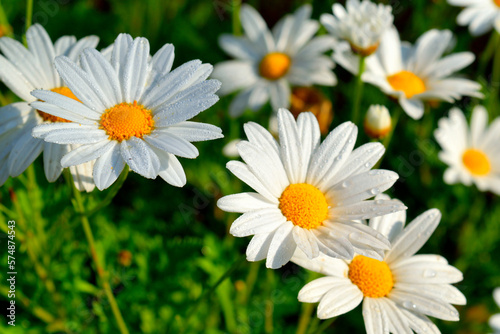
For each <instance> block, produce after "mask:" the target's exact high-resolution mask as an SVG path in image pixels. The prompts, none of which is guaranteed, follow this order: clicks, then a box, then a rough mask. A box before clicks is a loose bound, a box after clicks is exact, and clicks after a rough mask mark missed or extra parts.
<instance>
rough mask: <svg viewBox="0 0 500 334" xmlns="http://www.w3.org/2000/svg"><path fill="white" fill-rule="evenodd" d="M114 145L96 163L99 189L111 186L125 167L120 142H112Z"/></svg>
mask: <svg viewBox="0 0 500 334" xmlns="http://www.w3.org/2000/svg"><path fill="white" fill-rule="evenodd" d="M112 143H113V146H112V147H111V149H109V150H108V151H107V152H105V153H104V154H102V155H101V156H100V157H99V158H98V159H97V160H96V162H95V165H94V172H93V177H94V182H95V184H96V186H97V189H99V190H104V189H106V188H108V187H109V186H111V185H112V184H113V183H114V182H115V181H116V180H117V179H118V177H119V176H120V174H121V172H122V171H123V167H125V161H124V160H123V158H122V155H121V152H120V145H119V144H118V142H114V141H113V142H112Z"/></svg>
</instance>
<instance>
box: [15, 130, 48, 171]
mask: <svg viewBox="0 0 500 334" xmlns="http://www.w3.org/2000/svg"><path fill="white" fill-rule="evenodd" d="M42 149H43V140H41V139H38V138H33V137H32V136H31V126H29V125H26V126H25V129H24V130H23V134H22V135H20V137H19V138H18V139H17V142H16V144H15V145H14V147H13V148H12V151H11V152H10V154H9V162H8V164H9V174H10V176H12V177H17V176H19V175H21V173H22V172H24V171H25V170H26V168H28V166H29V165H31V164H32V163H33V161H35V159H36V158H37V157H38V156H39V155H40V153H41V152H42Z"/></svg>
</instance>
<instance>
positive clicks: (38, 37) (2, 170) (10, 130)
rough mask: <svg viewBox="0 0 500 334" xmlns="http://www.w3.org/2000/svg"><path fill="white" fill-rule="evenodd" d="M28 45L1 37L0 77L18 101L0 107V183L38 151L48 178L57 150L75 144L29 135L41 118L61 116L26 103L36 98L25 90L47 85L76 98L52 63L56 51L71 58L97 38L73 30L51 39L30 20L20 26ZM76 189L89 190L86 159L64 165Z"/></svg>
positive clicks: (52, 176) (57, 170) (56, 169)
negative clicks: (75, 164) (27, 25)
mask: <svg viewBox="0 0 500 334" xmlns="http://www.w3.org/2000/svg"><path fill="white" fill-rule="evenodd" d="M26 39H27V42H28V48H27V49H26V48H25V47H24V46H23V45H22V44H21V43H19V42H18V41H16V40H14V39H12V38H9V37H2V38H1V39H0V49H1V50H2V53H3V54H4V56H0V80H2V81H3V82H4V83H5V85H6V86H7V87H9V88H10V90H12V91H13V92H14V93H15V94H16V95H17V96H18V97H19V98H21V99H22V100H23V102H17V103H12V104H10V105H8V106H5V107H3V108H0V143H1V145H0V146H1V147H2V148H1V149H0V185H2V184H3V183H4V182H5V181H6V180H7V178H8V177H9V176H12V177H16V176H19V175H20V174H21V173H22V172H24V171H25V170H26V168H28V166H29V165H31V163H33V161H34V160H35V159H36V158H37V157H38V156H39V155H40V153H41V152H42V151H43V162H44V170H45V176H46V177H47V180H48V181H49V182H54V181H55V180H56V179H57V178H58V177H59V176H60V175H61V172H62V170H63V167H62V166H61V164H60V161H61V158H62V156H63V155H64V154H65V153H67V152H68V151H69V150H71V149H72V148H74V147H76V146H77V145H58V144H52V143H45V142H44V141H43V140H40V139H37V138H33V137H32V135H31V131H32V129H33V128H34V127H35V126H37V125H38V124H42V123H57V124H62V123H60V122H66V120H65V119H61V118H58V117H54V116H51V115H48V114H45V113H43V112H41V111H39V110H36V109H34V108H31V107H30V106H29V105H28V103H29V102H33V101H36V98H34V97H33V96H31V95H30V92H31V91H32V90H34V89H40V88H43V89H47V90H52V91H53V92H58V93H60V94H64V95H66V96H69V97H71V98H76V97H74V95H73V94H72V92H71V91H70V90H69V89H68V88H67V87H65V85H64V83H63V82H62V80H61V78H60V77H59V75H58V74H57V72H56V69H55V68H54V65H53V61H54V58H55V57H56V56H59V55H64V56H66V57H68V58H69V59H72V60H73V61H78V57H79V55H80V53H81V52H82V50H83V49H84V48H88V47H95V46H96V45H97V43H98V42H99V39H98V38H97V37H96V36H88V37H85V38H83V39H81V40H79V41H77V40H76V38H75V37H74V36H63V37H61V38H59V39H58V40H57V41H56V42H55V44H52V41H51V40H50V37H49V35H48V34H47V32H46V31H45V29H44V28H43V27H42V26H41V25H39V24H35V25H33V26H31V27H30V28H29V29H28V31H27V32H26ZM70 170H71V174H72V175H73V178H74V180H75V186H76V187H77V188H78V189H79V190H81V191H82V190H86V191H92V189H94V183H93V181H92V174H91V173H90V171H91V170H92V165H91V163H89V164H86V165H82V166H78V167H72V168H70Z"/></svg>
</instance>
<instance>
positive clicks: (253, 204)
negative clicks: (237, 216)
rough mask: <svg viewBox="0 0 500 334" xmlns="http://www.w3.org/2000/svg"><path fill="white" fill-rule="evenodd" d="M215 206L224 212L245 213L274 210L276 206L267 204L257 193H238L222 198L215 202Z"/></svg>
mask: <svg viewBox="0 0 500 334" xmlns="http://www.w3.org/2000/svg"><path fill="white" fill-rule="evenodd" d="M217 206H218V207H219V208H220V209H222V210H224V211H226V212H239V213H245V212H250V211H255V210H259V209H265V208H276V204H274V203H271V202H269V201H268V200H266V198H265V197H264V196H262V195H260V194H257V193H240V194H234V195H228V196H224V197H222V198H221V199H219V200H218V201H217Z"/></svg>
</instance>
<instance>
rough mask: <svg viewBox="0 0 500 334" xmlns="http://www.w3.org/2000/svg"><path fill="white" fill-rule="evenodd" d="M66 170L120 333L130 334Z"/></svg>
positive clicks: (102, 284) (83, 209)
mask: <svg viewBox="0 0 500 334" xmlns="http://www.w3.org/2000/svg"><path fill="white" fill-rule="evenodd" d="M64 172H65V176H66V181H67V183H68V186H70V187H71V189H72V191H73V198H74V201H73V206H74V208H75V210H76V211H77V212H78V213H79V216H80V221H81V223H82V227H83V231H84V232H85V237H86V238H87V242H88V244H89V249H90V255H91V257H92V260H93V262H94V266H95V268H96V271H97V274H98V276H99V278H100V283H101V286H102V288H103V289H104V292H105V294H106V297H107V299H108V302H109V305H110V306H111V310H112V312H113V315H114V317H115V320H116V322H117V324H118V328H119V329H120V333H121V334H128V333H129V331H128V329H127V326H126V325H125V321H124V320H123V317H122V314H121V312H120V309H119V308H118V304H117V302H116V300H115V297H114V295H113V292H112V291H111V287H110V285H109V277H108V273H107V272H106V271H105V269H104V267H103V266H102V265H101V263H100V261H99V257H98V256H97V251H96V246H95V241H94V235H93V234H92V230H91V228H90V224H89V220H88V217H87V215H86V214H85V207H84V205H83V200H82V196H81V194H80V192H79V191H78V190H77V189H76V188H75V186H74V184H73V180H72V177H71V174H70V172H69V169H67V168H66V169H65V170H64Z"/></svg>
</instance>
